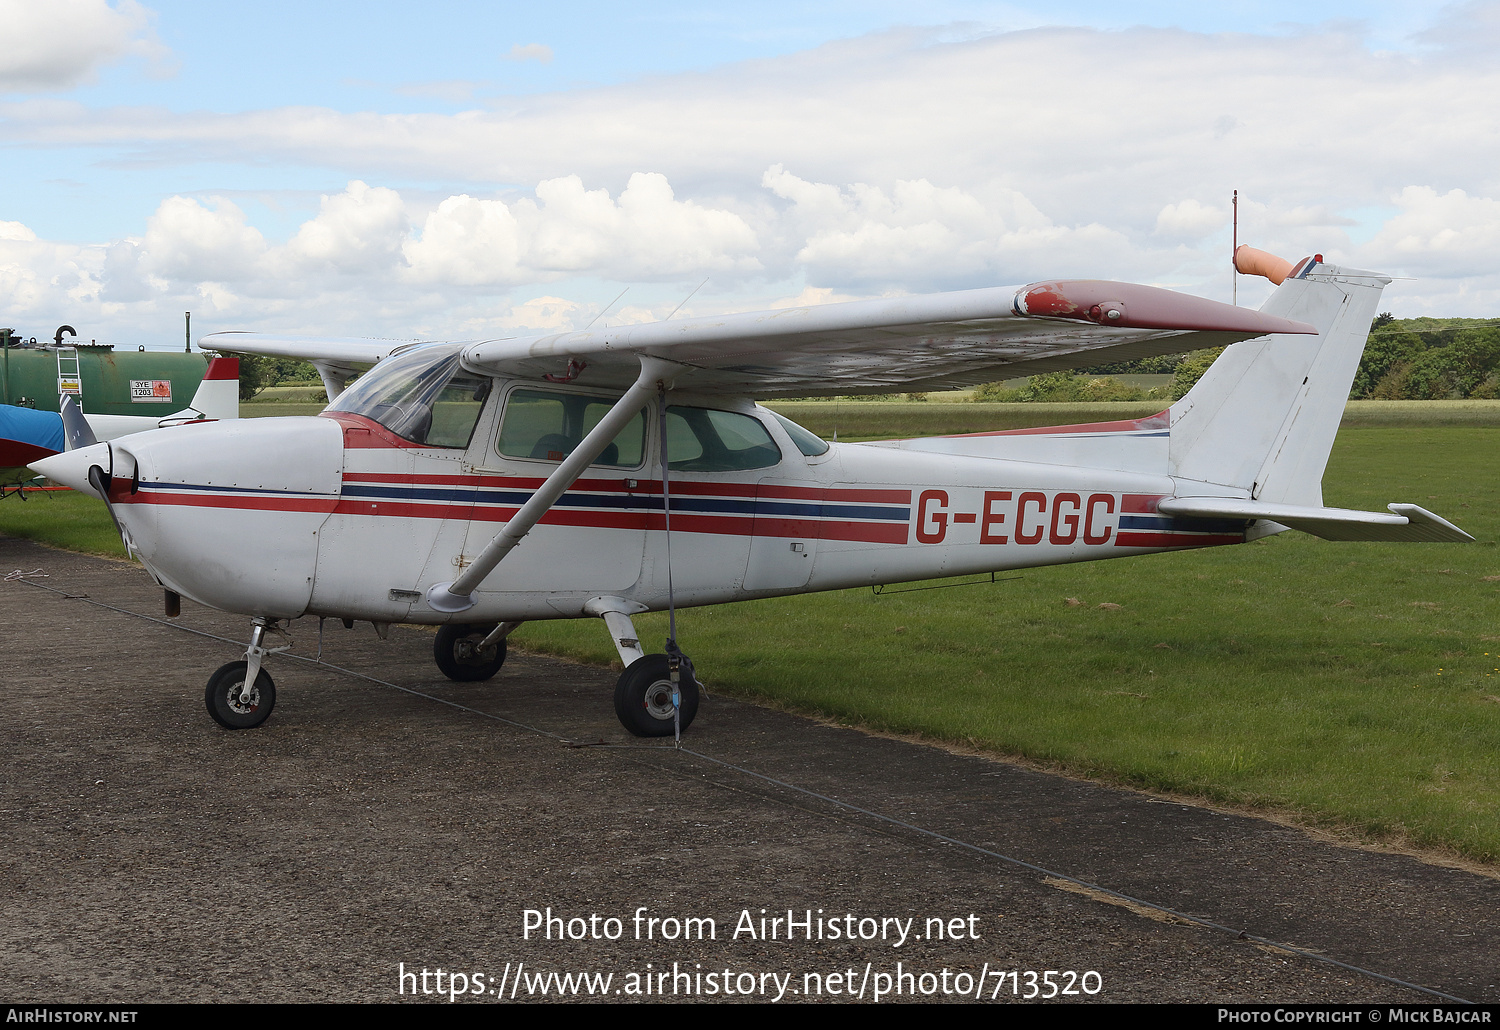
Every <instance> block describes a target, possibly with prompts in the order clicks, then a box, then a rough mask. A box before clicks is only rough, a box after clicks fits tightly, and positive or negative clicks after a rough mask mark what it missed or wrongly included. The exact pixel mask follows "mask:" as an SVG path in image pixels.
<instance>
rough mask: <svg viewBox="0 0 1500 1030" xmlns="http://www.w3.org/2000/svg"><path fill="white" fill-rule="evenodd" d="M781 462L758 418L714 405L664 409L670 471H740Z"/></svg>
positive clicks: (774, 444) (779, 452)
mask: <svg viewBox="0 0 1500 1030" xmlns="http://www.w3.org/2000/svg"><path fill="white" fill-rule="evenodd" d="M780 463H781V449H780V448H778V447H777V446H776V443H775V441H773V440H772V439H771V434H770V433H768V432H766V427H765V426H763V425H761V424H760V421H759V420H758V419H754V418H751V417H750V416H749V415H741V414H739V413H737V412H733V411H719V410H717V409H714V408H679V407H669V408H668V409H667V464H668V467H669V468H671V470H672V471H673V472H744V471H747V470H749V469H763V468H769V467H770V466H772V465H779V464H780Z"/></svg>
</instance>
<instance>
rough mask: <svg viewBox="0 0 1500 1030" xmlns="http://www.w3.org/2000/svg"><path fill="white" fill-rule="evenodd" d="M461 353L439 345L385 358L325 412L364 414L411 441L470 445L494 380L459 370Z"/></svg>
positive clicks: (430, 444)
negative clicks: (475, 424)
mask: <svg viewBox="0 0 1500 1030" xmlns="http://www.w3.org/2000/svg"><path fill="white" fill-rule="evenodd" d="M462 351H463V345H462V344H436V345H432V346H426V347H415V348H413V349H412V350H409V351H404V352H403V353H401V354H396V355H393V356H392V357H389V358H386V359H385V360H384V361H382V362H380V363H379V364H378V365H376V366H375V367H374V368H372V369H371V370H370V371H368V372H366V373H365V374H364V375H363V376H361V377H360V378H359V379H358V381H356V382H355V383H354V385H353V386H351V387H349V389H347V390H345V391H344V392H343V393H342V394H340V395H339V398H338V400H336V401H334V402H333V403H332V404H330V405H328V408H327V410H328V411H346V412H349V413H350V414H352V415H363V416H364V417H365V418H368V419H372V420H374V421H376V422H379V423H380V424H381V425H382V426H385V428H387V429H389V430H390V431H391V432H393V433H395V434H396V435H397V436H399V437H401V438H402V439H403V440H410V441H411V442H412V443H419V444H425V445H426V446H428V447H467V446H468V445H469V437H470V436H472V435H473V433H474V423H475V422H477V421H478V420H479V412H480V410H481V409H482V408H483V407H484V399H485V398H486V397H488V396H489V392H490V384H491V380H489V379H488V378H486V377H483V376H476V375H474V374H472V373H470V372H466V371H464V370H463V369H462V368H461V367H459V363H458V361H459V355H460V353H461V352H462Z"/></svg>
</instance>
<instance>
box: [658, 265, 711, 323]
mask: <svg viewBox="0 0 1500 1030" xmlns="http://www.w3.org/2000/svg"><path fill="white" fill-rule="evenodd" d="M707 284H708V276H704V277H703V282H701V283H699V284H698V285H697V286H694V287H693V289H692V292H691V293H689V294H688V295H687V296H686V297H683V298H682V303H681V304H678V305H677V306H676V307H675V308H673V309H672V315H675V314H677V312H679V311H681V310H682V305H683V304H686V303H687V302H688V301H690V300H692V299H693V294H694V293H697V292H698V291H699V290H701V289H703V287H704V286H706V285H707ZM672 315H668V316H667V317H666V318H664V319H662V321H663V322H665V321H667V319H670V318H671V317H672Z"/></svg>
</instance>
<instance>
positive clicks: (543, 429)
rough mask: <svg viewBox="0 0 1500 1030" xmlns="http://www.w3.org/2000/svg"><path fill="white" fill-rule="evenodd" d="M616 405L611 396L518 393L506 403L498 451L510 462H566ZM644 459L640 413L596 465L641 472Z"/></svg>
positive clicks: (545, 391)
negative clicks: (526, 460)
mask: <svg viewBox="0 0 1500 1030" xmlns="http://www.w3.org/2000/svg"><path fill="white" fill-rule="evenodd" d="M614 404H615V401H614V399H613V398H608V397H586V396H582V395H580V394H569V393H553V392H551V391H549V390H516V391H515V392H514V393H512V394H511V395H510V398H509V400H507V401H506V404H505V417H504V418H502V419H501V420H500V439H499V441H498V442H497V443H496V445H495V448H496V450H498V451H499V452H500V453H501V454H502V455H504V456H505V457H507V458H536V459H538V460H541V461H562V460H563V459H564V458H566V457H567V456H568V455H569V454H571V453H573V448H575V447H577V446H578V445H579V444H580V443H582V442H583V438H584V437H585V436H587V435H588V432H589V430H590V429H593V428H594V427H595V426H596V425H598V424H599V420H600V419H602V418H603V417H604V416H605V415H606V414H607V413H608V412H609V409H610V408H612V407H614ZM645 455H646V415H645V412H638V413H637V414H636V416H635V418H633V419H631V420H630V422H629V423H627V424H626V426H625V428H624V429H622V430H620V433H619V435H618V436H616V437H615V438H614V440H613V441H612V442H611V443H610V444H609V446H608V447H606V448H604V453H602V454H600V455H599V457H598V458H596V459H595V460H594V464H595V465H607V466H610V467H613V468H638V467H639V466H640V465H641V463H642V462H643V461H644V460H645Z"/></svg>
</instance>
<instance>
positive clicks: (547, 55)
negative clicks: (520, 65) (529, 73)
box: [501, 43, 552, 64]
mask: <svg viewBox="0 0 1500 1030" xmlns="http://www.w3.org/2000/svg"><path fill="white" fill-rule="evenodd" d="M501 60H503V61H540V62H541V63H542V64H550V63H551V62H552V48H551V47H549V46H547V44H545V43H517V44H516V45H515V46H513V47H511V48H510V52H509V53H507V54H506V55H505V56H504V57H502V58H501Z"/></svg>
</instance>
